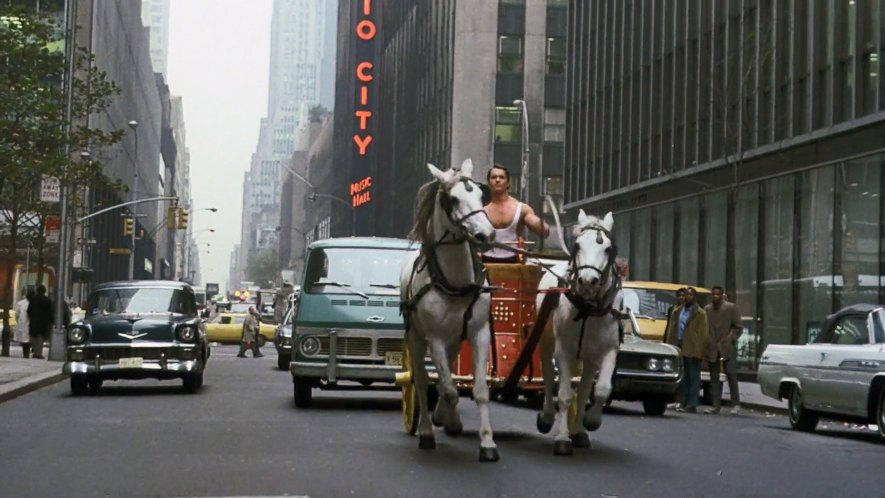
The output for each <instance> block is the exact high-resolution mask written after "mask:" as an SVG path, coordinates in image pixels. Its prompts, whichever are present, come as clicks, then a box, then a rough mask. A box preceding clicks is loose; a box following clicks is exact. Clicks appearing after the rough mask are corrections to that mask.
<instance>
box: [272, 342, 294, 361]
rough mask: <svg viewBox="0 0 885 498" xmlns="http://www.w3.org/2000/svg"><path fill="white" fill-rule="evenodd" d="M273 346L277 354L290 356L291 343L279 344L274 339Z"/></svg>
mask: <svg viewBox="0 0 885 498" xmlns="http://www.w3.org/2000/svg"><path fill="white" fill-rule="evenodd" d="M273 345H274V347H276V348H277V354H282V355H286V356H289V357H291V356H292V343H291V342H290V343H289V344H280V343H279V342H276V341H274V343H273Z"/></svg>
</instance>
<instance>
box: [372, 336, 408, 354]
mask: <svg viewBox="0 0 885 498" xmlns="http://www.w3.org/2000/svg"><path fill="white" fill-rule="evenodd" d="M402 350H403V340H402V339H391V338H386V337H384V338H381V339H378V356H384V354H385V353H387V352H388V351H391V352H402Z"/></svg>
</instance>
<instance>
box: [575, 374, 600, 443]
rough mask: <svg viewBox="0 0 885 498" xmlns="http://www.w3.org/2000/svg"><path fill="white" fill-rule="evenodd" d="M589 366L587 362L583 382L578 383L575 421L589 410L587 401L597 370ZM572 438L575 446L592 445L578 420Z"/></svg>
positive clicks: (582, 377)
mask: <svg viewBox="0 0 885 498" xmlns="http://www.w3.org/2000/svg"><path fill="white" fill-rule="evenodd" d="M588 367H589V365H587V364H586V363H585V364H584V367H583V369H582V370H583V371H582V372H581V382H580V383H579V384H578V394H577V396H576V397H575V398H576V400H575V403H577V405H576V410H575V421H578V420H584V412H585V411H586V410H587V401H588V399H589V398H590V389H592V388H593V379H594V377H595V372H596V370H595V369H593V368H588ZM571 438H572V444H574V446H575V448H589V447H590V436H588V435H587V431H585V430H584V427H583V426H582V425H581V424H578V423H577V422H576V423H575V427H574V433H573V434H572V435H571Z"/></svg>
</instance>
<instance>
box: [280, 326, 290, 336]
mask: <svg viewBox="0 0 885 498" xmlns="http://www.w3.org/2000/svg"><path fill="white" fill-rule="evenodd" d="M280 337H292V327H282V328H281V329H280Z"/></svg>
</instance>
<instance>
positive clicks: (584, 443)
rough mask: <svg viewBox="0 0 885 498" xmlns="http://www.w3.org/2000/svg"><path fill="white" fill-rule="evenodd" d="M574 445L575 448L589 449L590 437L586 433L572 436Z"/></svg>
mask: <svg viewBox="0 0 885 498" xmlns="http://www.w3.org/2000/svg"><path fill="white" fill-rule="evenodd" d="M572 445H573V446H574V447H575V448H589V447H590V436H588V435H587V433H586V432H579V433H577V434H572Z"/></svg>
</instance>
